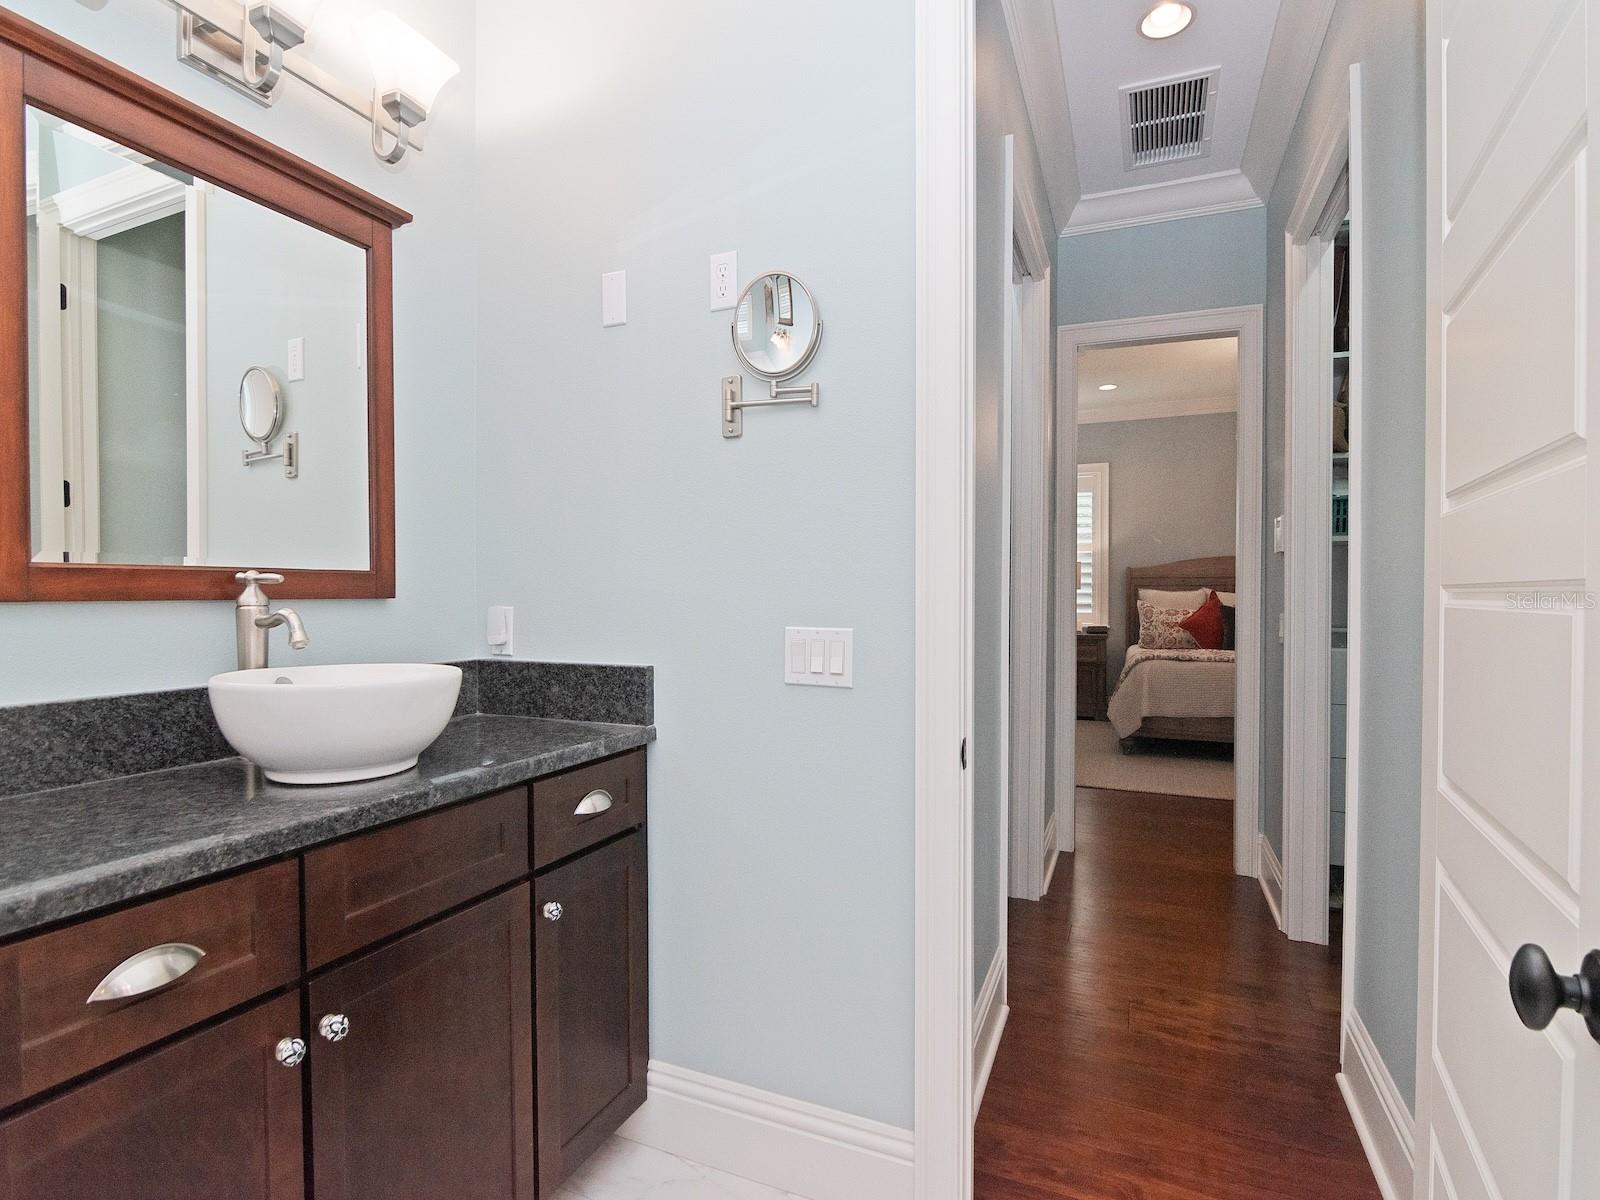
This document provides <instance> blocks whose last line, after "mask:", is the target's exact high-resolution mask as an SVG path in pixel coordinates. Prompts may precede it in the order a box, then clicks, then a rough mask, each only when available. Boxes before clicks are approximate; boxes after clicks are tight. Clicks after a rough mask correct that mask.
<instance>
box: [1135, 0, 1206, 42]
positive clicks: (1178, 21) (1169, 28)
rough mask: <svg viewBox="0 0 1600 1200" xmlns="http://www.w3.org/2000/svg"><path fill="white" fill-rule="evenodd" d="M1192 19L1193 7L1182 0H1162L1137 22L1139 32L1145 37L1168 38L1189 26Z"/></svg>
mask: <svg viewBox="0 0 1600 1200" xmlns="http://www.w3.org/2000/svg"><path fill="white" fill-rule="evenodd" d="M1192 20H1194V9H1193V8H1192V7H1191V6H1189V5H1187V4H1184V3H1182V0H1163V2H1162V3H1160V4H1158V5H1156V6H1155V7H1154V8H1152V9H1151V10H1150V11H1149V12H1147V13H1145V15H1144V20H1142V21H1140V22H1139V32H1140V33H1142V34H1144V35H1145V37H1147V38H1156V39H1160V38H1169V37H1172V36H1173V35H1174V34H1179V33H1182V32H1183V31H1184V30H1185V29H1187V28H1189V22H1190V21H1192Z"/></svg>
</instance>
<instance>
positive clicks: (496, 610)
mask: <svg viewBox="0 0 1600 1200" xmlns="http://www.w3.org/2000/svg"><path fill="white" fill-rule="evenodd" d="M484 636H485V638H486V639H487V641H488V643H489V653H490V654H497V655H509V654H510V653H511V606H510V605H509V604H493V605H490V607H489V623H488V628H487V630H486V631H485V634H484Z"/></svg>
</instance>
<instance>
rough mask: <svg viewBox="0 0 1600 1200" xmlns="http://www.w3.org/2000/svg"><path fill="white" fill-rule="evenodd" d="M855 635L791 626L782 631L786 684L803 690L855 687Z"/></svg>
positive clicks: (845, 631) (851, 630)
mask: <svg viewBox="0 0 1600 1200" xmlns="http://www.w3.org/2000/svg"><path fill="white" fill-rule="evenodd" d="M855 633H856V631H855V630H853V629H823V628H819V627H817V626H815V625H791V626H789V627H788V628H787V629H785V630H784V631H783V681H784V682H785V683H793V684H797V685H800V686H803V687H835V688H847V687H855V685H856V684H855V657H856V656H855Z"/></svg>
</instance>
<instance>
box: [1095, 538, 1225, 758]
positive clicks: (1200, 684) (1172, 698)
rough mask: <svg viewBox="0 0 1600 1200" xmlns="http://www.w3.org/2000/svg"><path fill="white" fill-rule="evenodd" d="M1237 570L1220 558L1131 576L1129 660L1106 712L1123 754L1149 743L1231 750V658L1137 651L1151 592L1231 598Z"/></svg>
mask: <svg viewBox="0 0 1600 1200" xmlns="http://www.w3.org/2000/svg"><path fill="white" fill-rule="evenodd" d="M1234 569H1235V563H1234V558H1233V556H1232V555H1225V556H1221V557H1217V558H1189V559H1183V560H1181V561H1179V562H1170V563H1159V564H1157V565H1155V566H1149V567H1132V568H1130V569H1129V570H1128V576H1127V604H1126V609H1125V615H1124V619H1125V622H1126V623H1125V625H1124V627H1123V628H1124V630H1125V632H1126V635H1127V637H1126V640H1127V645H1128V657H1127V661H1126V662H1125V663H1124V664H1123V667H1122V674H1121V676H1120V677H1119V678H1118V680H1117V686H1116V690H1115V691H1114V692H1113V693H1112V696H1111V702H1110V704H1109V705H1107V717H1108V718H1109V719H1110V721H1111V725H1112V728H1113V729H1114V730H1115V731H1116V734H1117V738H1118V740H1119V742H1120V743H1121V746H1122V752H1123V753H1124V754H1132V753H1134V752H1135V751H1136V750H1137V749H1138V748H1139V744H1140V742H1141V741H1143V740H1144V739H1154V738H1159V739H1167V740H1173V741H1186V742H1213V743H1221V744H1225V745H1232V743H1233V696H1234V682H1235V681H1234V675H1235V665H1234V652H1233V651H1232V650H1200V649H1182V650H1154V649H1149V648H1146V647H1143V646H1140V645H1139V605H1138V601H1139V597H1140V594H1141V593H1143V592H1150V591H1157V592H1186V591H1193V590H1196V589H1205V590H1208V591H1216V592H1224V593H1231V592H1233V591H1234Z"/></svg>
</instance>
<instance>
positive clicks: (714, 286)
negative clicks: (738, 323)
mask: <svg viewBox="0 0 1600 1200" xmlns="http://www.w3.org/2000/svg"><path fill="white" fill-rule="evenodd" d="M738 298H739V255H738V254H737V253H736V252H734V251H732V250H729V251H727V252H726V253H725V254H713V255H712V256H711V311H712V312H721V311H722V310H723V309H725V308H732V307H733V306H734V304H735V303H736V302H737V301H738Z"/></svg>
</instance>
